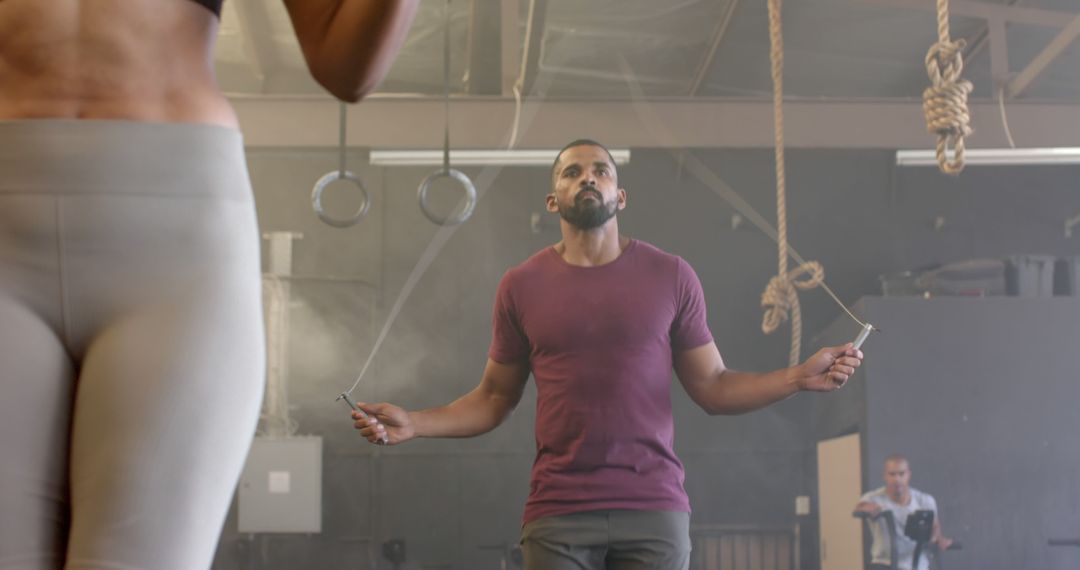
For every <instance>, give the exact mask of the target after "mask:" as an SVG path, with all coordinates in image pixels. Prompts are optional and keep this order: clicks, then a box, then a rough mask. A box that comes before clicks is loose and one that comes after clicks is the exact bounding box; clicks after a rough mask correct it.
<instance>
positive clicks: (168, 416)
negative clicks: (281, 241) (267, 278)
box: [0, 120, 265, 570]
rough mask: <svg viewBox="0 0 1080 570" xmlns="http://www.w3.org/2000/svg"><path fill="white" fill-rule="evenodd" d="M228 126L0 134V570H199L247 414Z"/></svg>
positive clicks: (239, 231) (42, 128) (227, 495)
mask: <svg viewBox="0 0 1080 570" xmlns="http://www.w3.org/2000/svg"><path fill="white" fill-rule="evenodd" d="M258 240H259V237H258V233H257V228H256V220H255V212H254V205H253V201H252V196H251V188H250V182H249V181H248V177H247V171H246V165H245V161H244V156H243V143H242V139H241V137H240V134H239V133H238V132H236V131H235V130H231V129H225V128H220V127H211V126H205V125H163V124H143V123H134V122H123V121H63V120H26V121H10V122H0V569H3V570H14V569H18V570H44V569H56V568H67V569H68V570H90V569H105V568H108V569H112V570H115V569H120V568H122V569H124V570H136V569H149V568H153V569H176V570H181V569H183V570H199V569H205V568H208V567H209V566H210V564H211V560H212V558H213V555H214V551H215V548H216V543H217V539H218V536H219V534H220V532H221V528H222V525H223V523H224V520H225V515H226V512H227V511H228V508H229V504H230V501H231V497H232V495H233V491H234V489H235V486H236V481H237V479H238V478H239V475H240V470H241V468H242V467H243V462H244V458H245V456H246V454H247V451H248V448H249V446H250V443H251V437H252V435H253V433H254V429H255V423H256V421H257V419H258V413H259V408H260V403H261V400H262V386H263V368H264V362H265V359H264V349H263V332H262V304H261V300H260V296H261V284H260V278H259V241H258Z"/></svg>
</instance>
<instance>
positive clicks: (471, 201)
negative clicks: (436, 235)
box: [417, 168, 476, 226]
mask: <svg viewBox="0 0 1080 570" xmlns="http://www.w3.org/2000/svg"><path fill="white" fill-rule="evenodd" d="M439 178H453V179H454V180H456V181H457V183H458V184H461V187H462V188H464V189H465V194H466V196H467V202H466V204H465V208H464V209H462V211H461V213H460V214H458V215H456V216H446V217H440V216H437V215H435V214H434V213H432V212H431V210H429V209H428V203H427V195H428V190H429V189H430V188H431V183H432V182H434V181H435V180H437V179H439ZM417 194H418V195H419V197H420V211H421V212H423V213H424V216H426V217H427V219H429V220H431V221H432V222H434V223H436V224H438V225H440V226H456V225H457V224H460V223H462V222H464V221H465V220H468V219H469V218H470V217H472V214H473V210H475V209H476V186H473V183H472V180H469V177H468V176H465V174H464V173H463V172H461V171H460V170H455V169H453V168H443V169H441V170H436V171H435V172H432V173H431V174H429V175H428V177H427V178H425V179H424V180H423V182H421V183H420V188H418V189H417Z"/></svg>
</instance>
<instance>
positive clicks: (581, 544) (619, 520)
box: [521, 509, 690, 570]
mask: <svg viewBox="0 0 1080 570" xmlns="http://www.w3.org/2000/svg"><path fill="white" fill-rule="evenodd" d="M521 546H522V550H523V553H524V557H525V570H686V568H688V567H689V566H690V513H677V512H670V511H630V510H614V509H613V510H601V511H585V512H580V513H573V514H569V515H560V516H552V517H544V518H540V519H536V520H534V521H532V522H530V523H528V524H526V525H525V526H524V527H522V529H521Z"/></svg>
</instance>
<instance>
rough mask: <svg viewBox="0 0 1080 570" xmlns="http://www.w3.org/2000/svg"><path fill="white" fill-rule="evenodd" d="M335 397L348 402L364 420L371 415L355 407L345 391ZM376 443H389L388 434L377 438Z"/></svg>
mask: <svg viewBox="0 0 1080 570" xmlns="http://www.w3.org/2000/svg"><path fill="white" fill-rule="evenodd" d="M337 399H339V400H344V401H345V403H346V404H348V405H349V407H350V408H352V409H353V411H354V412H356V413H358V414H360V417H362V418H364V419H365V420H366V419H368V418H370V417H371V416H369V415H368V414H367V412H365V411H364V410H361V409H360V408H358V407H356V404H354V403H352V400H350V399H349V395H348V394H346V393H345V392H342V393H341V395H340V396H338V397H337ZM377 443H378V444H379V445H386V444H387V443H390V441H389V436H387V437H383V438H379V441H378V442H377Z"/></svg>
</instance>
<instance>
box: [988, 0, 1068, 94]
mask: <svg viewBox="0 0 1080 570" xmlns="http://www.w3.org/2000/svg"><path fill="white" fill-rule="evenodd" d="M1078 36H1080V15H1078V16H1074V17H1073V18H1072V21H1070V22H1069V25H1068V26H1066V27H1065V29H1064V30H1061V33H1059V34H1058V35H1057V36H1055V37H1054V39H1053V40H1050V44H1049V45H1047V46H1046V48H1045V49H1044V50H1042V51H1041V52H1039V55H1037V56H1035V59H1033V60H1032V61H1031V63H1029V64H1028V66H1027V67H1025V68H1024V70H1023V71H1021V72H1020V73H1018V74H1017V75H1016V77H1015V78H1014V79H1013V80H1012V81H1010V82H1009V85H1008V88H1007V89H1006V94H1007V95H1008V96H1009V97H1010V98H1015V97H1019V96H1020V95H1023V94H1024V92H1025V91H1027V89H1028V88H1029V87H1031V84H1032V83H1034V82H1035V80H1036V79H1038V78H1039V76H1040V75H1042V73H1043V72H1044V71H1046V68H1047V67H1049V66H1050V64H1051V63H1053V62H1054V60H1055V59H1057V57H1058V56H1059V55H1061V53H1062V52H1064V51H1065V50H1066V49H1067V48H1068V47H1069V46H1070V45H1071V44H1072V43H1073V42H1074V41H1075V40H1076V38H1077V37H1078Z"/></svg>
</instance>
